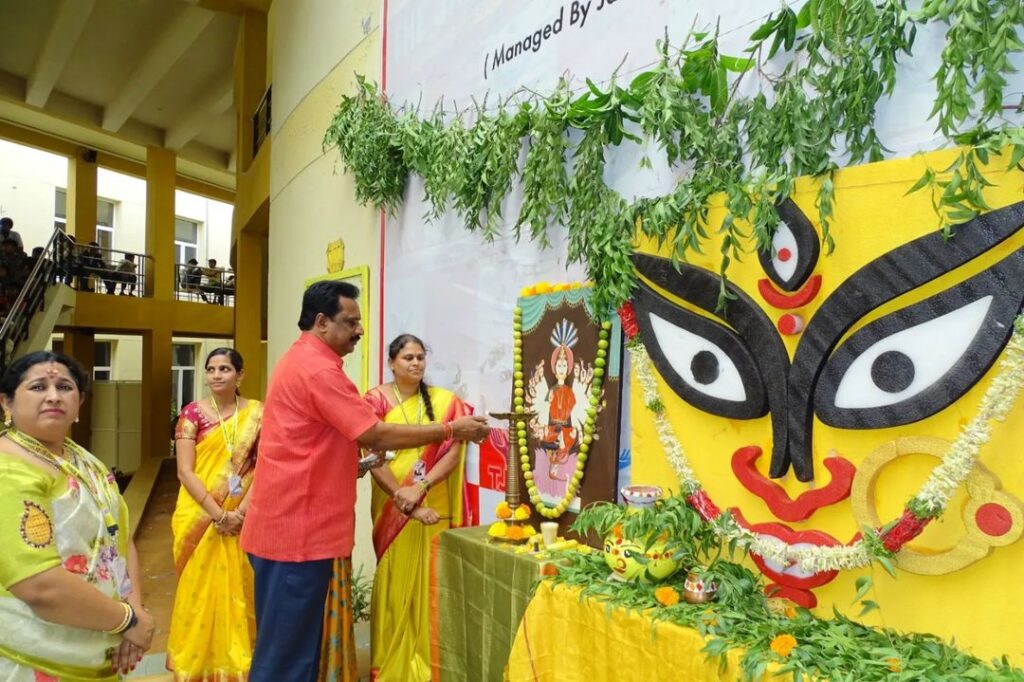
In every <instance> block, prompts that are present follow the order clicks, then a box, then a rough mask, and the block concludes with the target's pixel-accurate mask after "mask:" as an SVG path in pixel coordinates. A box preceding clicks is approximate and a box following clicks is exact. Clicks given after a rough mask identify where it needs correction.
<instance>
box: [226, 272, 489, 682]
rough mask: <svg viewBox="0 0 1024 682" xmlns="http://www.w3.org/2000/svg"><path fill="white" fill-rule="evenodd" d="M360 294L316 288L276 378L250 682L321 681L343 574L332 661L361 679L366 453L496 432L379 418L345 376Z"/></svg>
mask: <svg viewBox="0 0 1024 682" xmlns="http://www.w3.org/2000/svg"><path fill="white" fill-rule="evenodd" d="M358 296H359V289H358V288H357V287H355V286H353V285H352V284H349V283H348V282H343V281H338V280H329V281H324V282H317V283H315V284H313V285H312V286H310V287H309V288H308V289H306V292H305V294H304V295H303V297H302V312H301V313H300V315H299V329H300V330H302V334H301V335H300V336H299V338H298V340H297V341H295V343H293V344H292V346H291V348H289V349H288V351H287V352H286V353H285V354H284V355H283V356H282V358H281V359H280V361H278V363H277V367H275V368H274V374H273V376H272V377H271V379H270V387H269V389H268V391H267V402H266V406H265V408H264V421H263V432H262V434H261V435H260V456H259V459H258V460H257V462H256V474H255V479H254V480H253V488H252V494H251V496H250V497H251V502H250V504H249V513H248V514H247V515H246V519H245V524H244V525H243V526H242V549H243V550H245V551H246V552H247V553H248V554H249V560H250V562H251V563H252V566H253V571H254V575H255V582H256V589H255V594H256V648H255V649H254V651H253V659H252V667H251V668H250V670H249V682H315V680H317V677H318V675H319V674H320V672H321V669H322V665H321V660H322V659H321V648H320V644H321V637H322V635H323V624H324V618H325V610H326V609H325V604H326V600H327V592H328V586H329V584H330V583H331V580H332V576H333V577H334V580H335V581H336V582H337V584H339V585H342V586H343V587H342V591H343V594H342V602H341V603H342V604H344V606H343V607H342V609H341V611H340V612H339V613H337V614H327V615H330V616H331V617H332V619H336V620H337V623H338V624H339V633H338V635H339V637H338V639H339V640H340V642H339V644H338V649H340V651H339V650H334V651H331V650H328V652H327V656H326V657H325V659H324V663H327V662H330V663H331V665H332V667H333V668H334V669H335V670H338V671H340V673H341V674H340V676H339V677H338V678H337V679H338V680H339V682H344V681H345V680H355V676H354V673H355V672H356V668H355V643H354V641H353V636H352V619H351V616H352V613H351V608H352V607H351V604H352V600H351V572H352V560H351V558H350V557H351V556H352V545H353V535H354V531H355V499H356V479H357V477H358V476H359V475H360V469H361V466H360V464H361V463H360V461H359V447H360V446H363V447H365V448H368V449H370V450H374V451H383V450H403V449H406V448H417V447H420V446H422V445H427V444H428V443H442V442H444V441H448V440H456V441H465V440H472V441H477V442H479V441H481V440H483V439H484V438H486V437H487V435H488V434H489V433H490V428H489V427H488V426H487V423H486V420H485V419H484V418H483V417H473V416H463V417H459V418H457V419H453V420H451V421H444V422H442V423H436V424H422V425H420V424H394V423H388V422H382V421H380V420H379V419H378V418H377V415H376V413H375V412H374V411H373V408H372V407H371V406H370V404H369V403H367V402H365V401H364V400H363V399H362V398H361V397H360V396H359V391H358V390H357V389H356V387H355V385H354V384H353V383H352V381H351V379H349V378H348V376H347V375H346V374H345V371H344V369H343V362H344V361H343V358H344V356H346V355H348V354H349V353H351V352H352V351H353V350H354V349H355V346H356V343H358V342H359V339H360V338H361V337H362V335H363V327H362V324H361V317H360V312H359V304H358V303H357V301H356V299H357V298H358ZM375 463H376V464H377V465H379V464H380V458H379V457H377V458H375ZM364 471H365V470H364ZM403 511H406V510H403ZM407 511H411V508H409V509H408V510H407ZM338 659H340V664H339V663H338Z"/></svg>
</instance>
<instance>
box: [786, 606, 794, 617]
mask: <svg viewBox="0 0 1024 682" xmlns="http://www.w3.org/2000/svg"><path fill="white" fill-rule="evenodd" d="M786 618H789V619H790V620H793V619H794V618H796V607H794V606H793V605H792V604H786Z"/></svg>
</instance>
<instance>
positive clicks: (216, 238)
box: [0, 140, 234, 267]
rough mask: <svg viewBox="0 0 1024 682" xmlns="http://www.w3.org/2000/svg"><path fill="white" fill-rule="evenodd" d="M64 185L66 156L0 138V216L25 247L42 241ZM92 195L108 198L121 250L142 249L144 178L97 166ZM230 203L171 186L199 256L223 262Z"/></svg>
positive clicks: (117, 246)
mask: <svg viewBox="0 0 1024 682" xmlns="http://www.w3.org/2000/svg"><path fill="white" fill-rule="evenodd" d="M67 184H68V160H67V158H66V157H63V156H59V155H57V154H50V153H49V152H44V151H40V150H38V149H35V148H33V147H26V146H24V145H20V144H17V143H14V142H9V141H7V140H0V215H4V216H9V217H10V218H12V219H13V220H14V229H15V230H16V231H17V232H19V233H20V234H21V236H22V239H23V240H24V242H25V250H26V251H29V252H30V251H31V250H32V247H34V246H42V245H43V244H45V243H46V241H47V240H48V239H49V238H50V234H51V233H52V232H53V218H54V197H55V194H56V190H57V189H58V188H60V189H65V188H67ZM96 194H97V195H98V196H99V198H100V199H107V200H109V201H112V202H114V204H115V207H114V245H113V248H114V249H117V250H122V251H132V252H135V253H143V252H145V250H146V181H145V180H144V179H143V178H137V177H134V176H131V175H125V174H123V173H118V172H115V171H112V170H109V169H107V168H99V169H98V170H97V173H96ZM233 210H234V208H233V206H232V205H231V204H227V203H224V202H222V201H215V200H213V199H207V198H206V197H202V196H199V195H197V194H192V193H190V192H183V191H181V190H177V191H176V192H175V213H176V214H177V215H178V216H179V217H181V218H187V219H188V220H194V221H195V222H197V223H199V225H200V227H199V237H198V250H199V256H198V257H199V259H200V260H201V261H202V262H203V263H205V261H206V259H208V258H216V259H217V263H218V264H219V265H221V266H224V267H226V266H227V265H228V260H229V257H230V254H231V217H232V212H233Z"/></svg>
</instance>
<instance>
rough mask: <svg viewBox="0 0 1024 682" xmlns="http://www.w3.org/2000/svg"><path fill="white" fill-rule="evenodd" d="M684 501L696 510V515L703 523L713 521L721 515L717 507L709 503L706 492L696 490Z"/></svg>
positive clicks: (709, 499)
mask: <svg viewBox="0 0 1024 682" xmlns="http://www.w3.org/2000/svg"><path fill="white" fill-rule="evenodd" d="M686 501H687V502H689V503H690V506H691V507H693V508H694V509H696V510H697V513H698V514H700V516H701V518H702V519H704V520H705V521H713V520H715V519H717V518H718V515H719V514H721V513H722V512H721V510H720V509H719V508H718V506H717V505H716V504H715V503H714V502H712V501H711V498H710V497H708V494H707V492H706V491H704V490H703V489H701V490H698V491H697V492H695V493H693V494H692V495H690V496H689V497H687V498H686Z"/></svg>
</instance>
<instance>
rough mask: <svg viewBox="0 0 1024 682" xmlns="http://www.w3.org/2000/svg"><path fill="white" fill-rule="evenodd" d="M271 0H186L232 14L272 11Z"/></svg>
mask: <svg viewBox="0 0 1024 682" xmlns="http://www.w3.org/2000/svg"><path fill="white" fill-rule="evenodd" d="M270 1H271V0H185V2H187V3H188V4H190V5H198V6H199V7H205V8H206V9H208V10H213V11H214V12H230V13H231V14H244V13H245V12H263V13H264V14H266V13H267V12H269V11H270Z"/></svg>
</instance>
